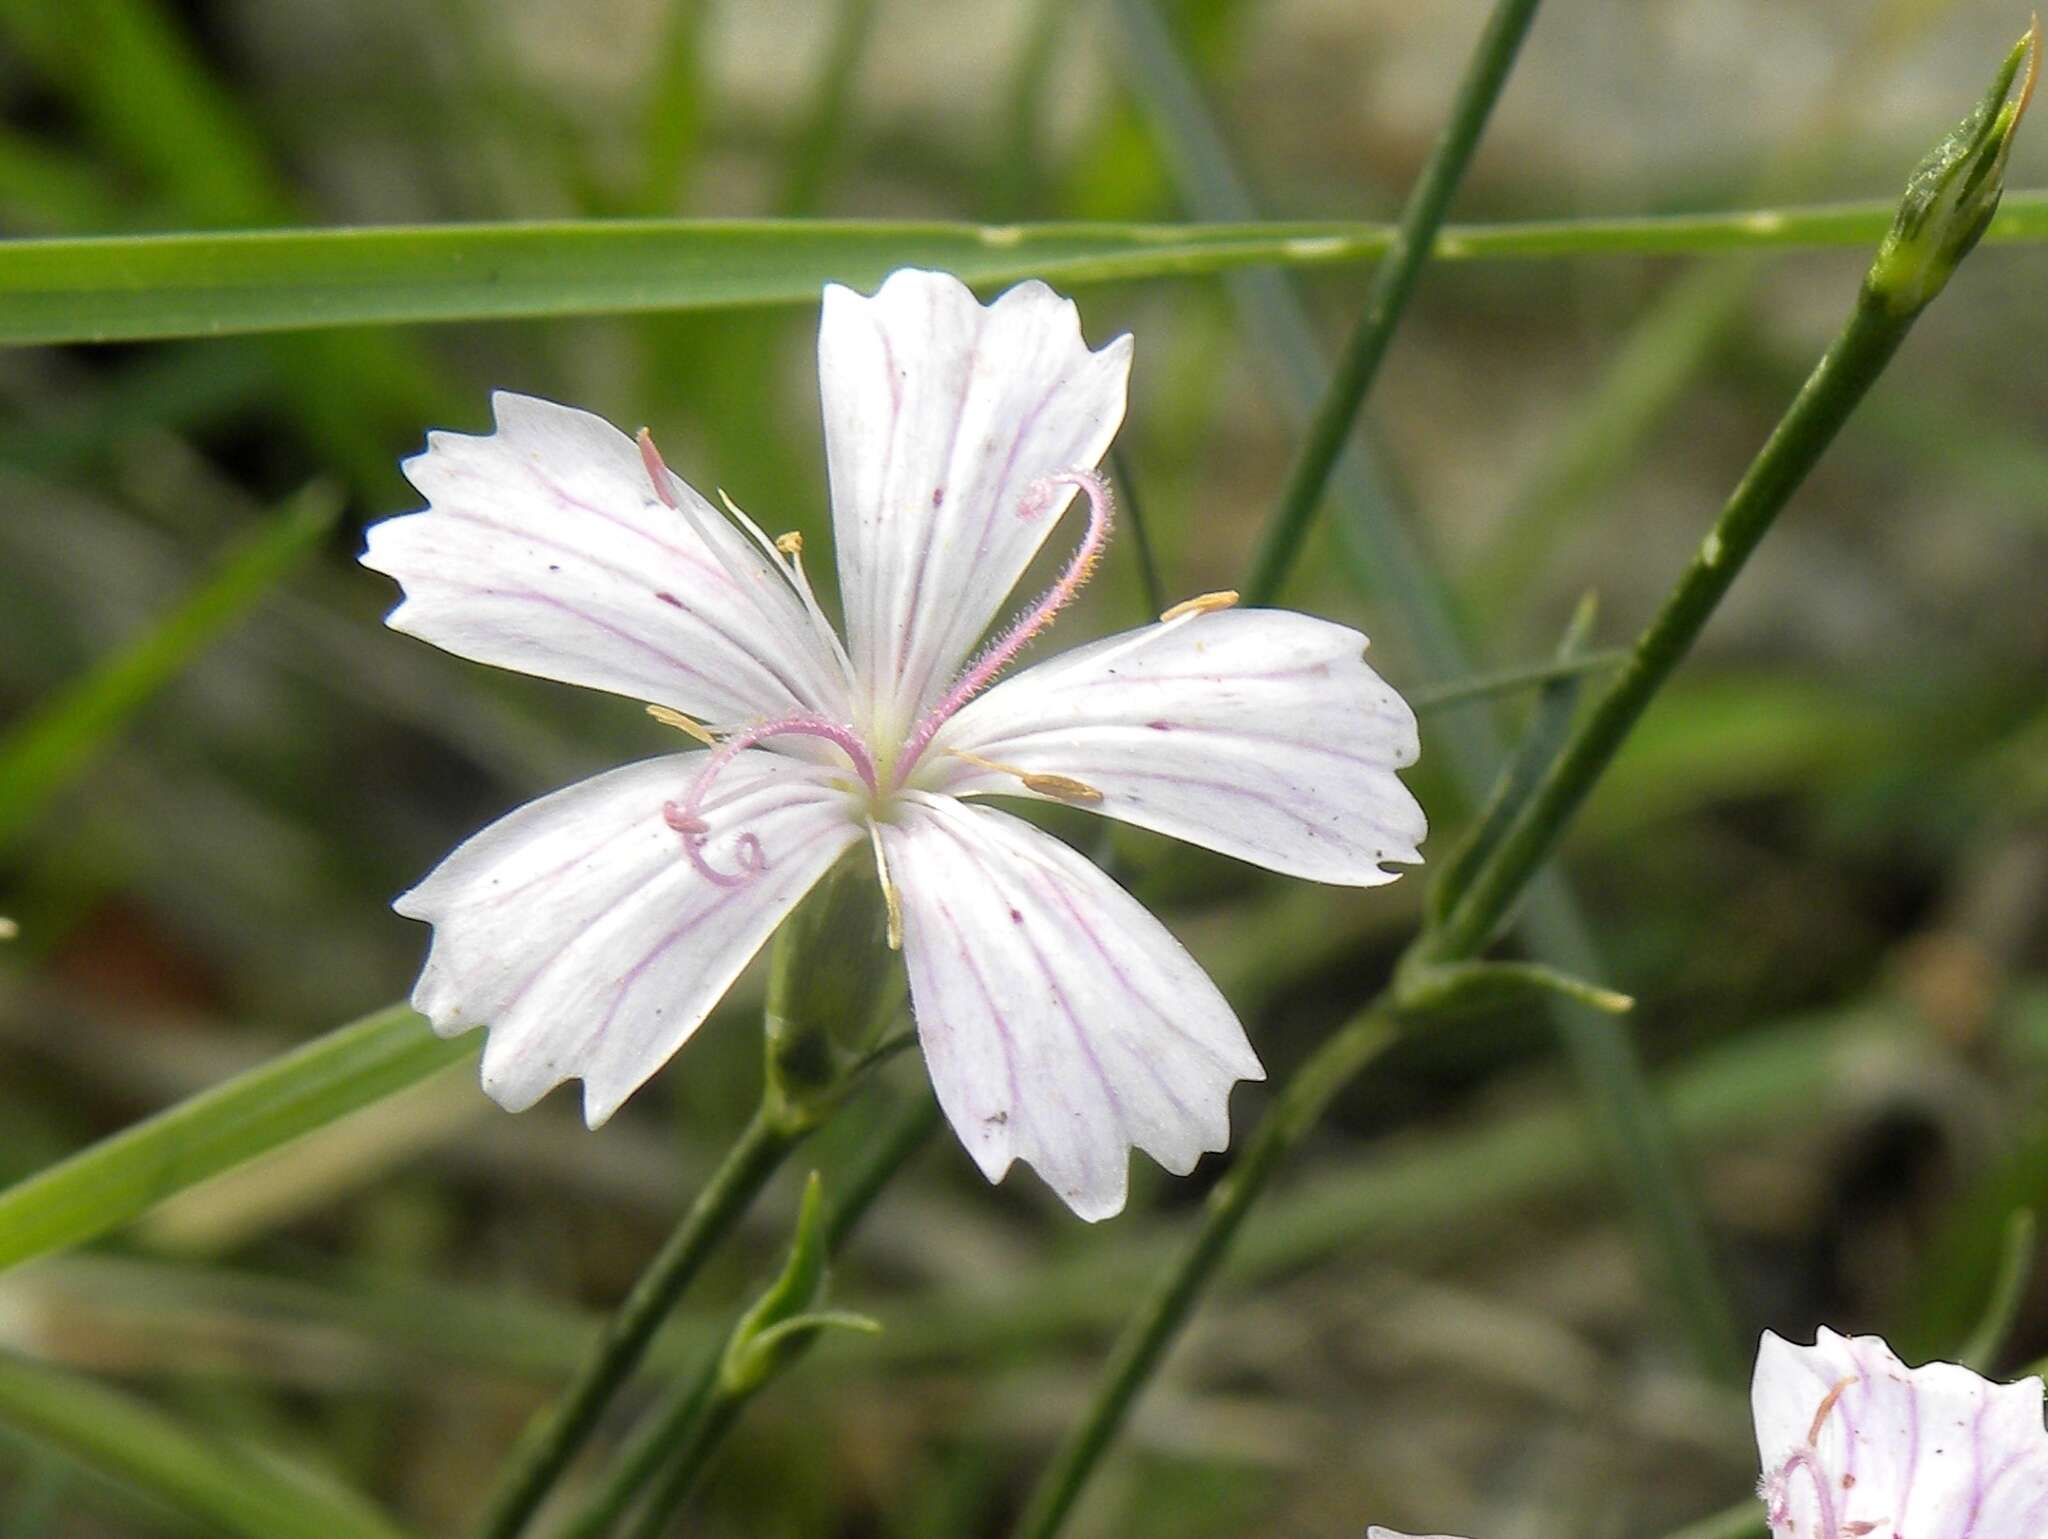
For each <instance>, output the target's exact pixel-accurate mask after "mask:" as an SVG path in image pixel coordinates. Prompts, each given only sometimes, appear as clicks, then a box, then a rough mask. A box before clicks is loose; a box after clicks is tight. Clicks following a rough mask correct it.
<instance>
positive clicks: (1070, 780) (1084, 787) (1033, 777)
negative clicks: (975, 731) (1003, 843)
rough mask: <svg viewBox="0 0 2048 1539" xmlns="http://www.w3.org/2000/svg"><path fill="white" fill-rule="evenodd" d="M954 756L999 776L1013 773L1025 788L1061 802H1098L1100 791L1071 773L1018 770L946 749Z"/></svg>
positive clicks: (974, 755) (993, 760)
mask: <svg viewBox="0 0 2048 1539" xmlns="http://www.w3.org/2000/svg"><path fill="white" fill-rule="evenodd" d="M946 751H947V752H948V753H950V754H951V755H952V756H953V757H954V758H956V759H965V760H966V761H967V762H968V763H969V764H972V765H973V766H974V767H975V768H976V769H985V770H989V771H992V772H993V773H995V774H998V775H1014V776H1016V777H1017V779H1019V780H1021V781H1023V782H1024V789H1025V790H1027V791H1036V792H1037V793H1038V794H1039V795H1040V796H1056V797H1058V798H1060V799H1061V800H1062V801H1071V802H1099V801H1101V800H1102V793H1101V792H1100V791H1098V790H1096V789H1095V787H1093V786H1091V785H1090V784H1088V782H1087V781H1085V780H1076V779H1075V778H1074V777H1073V776H1072V775H1049V774H1046V773H1044V772H1043V771H1040V770H1028V769H1019V768H1018V767H1017V766H1016V765H1014V764H1004V763H1001V762H1000V761H998V760H995V759H984V758H983V757H982V756H981V755H980V754H978V753H969V752H968V751H967V750H966V749H964V748H949V749H947V750H946Z"/></svg>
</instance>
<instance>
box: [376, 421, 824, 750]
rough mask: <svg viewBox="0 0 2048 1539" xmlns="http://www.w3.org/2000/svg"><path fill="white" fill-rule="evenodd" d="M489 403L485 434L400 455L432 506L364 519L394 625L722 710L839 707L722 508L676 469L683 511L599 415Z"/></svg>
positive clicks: (812, 652) (568, 674) (790, 600)
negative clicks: (394, 591)
mask: <svg viewBox="0 0 2048 1539" xmlns="http://www.w3.org/2000/svg"><path fill="white" fill-rule="evenodd" d="M491 405H492V409H493V411H494V413H495V415H496V417H497V425H498V426H497V431H496V432H495V433H492V434H490V435H489V436H486V437H470V436H467V435H465V434H460V433H431V434H429V435H428V437H427V451H426V453H424V454H420V455H415V456H414V457H413V458H412V459H409V460H407V461H406V462H405V473H406V476H407V477H408V478H409V479H410V480H411V481H412V484H413V485H414V486H416V487H418V488H419V490H420V491H421V492H422V493H423V494H424V495H425V496H426V498H427V501H428V507H427V508H426V509H425V510H424V511H423V512H419V513H410V514H406V515H404V516H403V517H400V518H390V519H386V520H384V521H383V522H382V523H379V524H376V525H373V526H372V527H371V529H370V534H369V549H368V550H367V551H365V552H364V554H363V558H362V559H363V564H364V565H365V566H368V567H372V568H374V569H375V570H377V571H380V572H384V573H387V574H389V575H390V576H392V577H395V578H397V579H398V581H399V582H400V583H401V584H403V585H404V588H405V600H404V602H403V603H401V604H400V605H399V606H398V607H397V608H396V609H394V610H393V611H392V612H391V615H390V619H389V623H390V625H391V626H392V627H393V628H394V629H397V630H401V631H405V632H406V633H408V634H409V635H414V636H419V637H421V638H423V639H424V640H427V641H431V642H433V643H434V644H435V645H436V646H439V647H445V648H446V649H447V650H448V651H450V652H453V653H455V654H456V655H457V656H459V657H467V658H471V659H473V660H475V661H477V662H482V663H493V664H496V665H497V666H499V667H501V668H516V669H518V670H520V671H521V672H523V673H533V674H538V675H540V676H541V677H542V678H549V679H561V680H563V681H565V682H567V683H570V684H582V685H586V686H588V687H590V688H592V689H603V690H609V691H611V692H612V693H614V694H620V695H630V696H632V697H633V698H634V699H637V700H647V701H653V702H657V703H659V704H662V705H668V706H673V707H675V708H676V709H677V710H681V711H687V712H689V713H690V714H691V715H693V716H698V717H702V718H705V719H707V720H710V721H715V722H720V723H732V722H738V721H744V720H752V719H756V718H759V717H762V716H779V715H783V714H786V713H788V712H791V711H796V710H811V711H820V712H823V713H825V714H827V715H829V716H832V717H834V718H835V719H843V718H844V717H845V715H846V685H845V677H844V672H843V670H842V669H841V668H840V667H839V666H838V665H837V663H836V662H835V661H834V660H833V658H832V655H831V652H830V644H829V643H828V642H827V641H825V639H824V638H823V637H821V636H819V635H818V633H817V630H816V627H815V626H814V625H813V624H812V623H811V621H810V619H809V617H808V616H807V615H806V614H805V612H804V608H803V605H802V602H801V600H799V599H798V598H797V596H796V594H795V593H794V591H793V590H792V589H791V587H790V585H789V583H788V581H787V580H785V579H784V578H783V577H782V576H781V575H780V574H779V573H777V572H776V571H774V570H773V569H772V568H771V567H770V566H769V565H768V562H767V559H766V558H765V557H764V556H763V555H762V554H761V552H760V551H759V550H757V549H756V548H755V547H754V545H753V544H752V543H751V542H750V541H749V540H748V539H747V537H746V536H744V535H743V534H741V533H740V532H739V531H738V530H737V529H735V528H734V527H733V526H732V525H731V524H730V523H729V522H727V520H726V519H725V517H724V515H723V514H720V513H715V512H713V511H712V510H711V508H710V507H709V506H707V505H706V504H705V502H704V499H703V498H701V497H699V496H697V494H696V493H695V492H693V491H691V490H690V489H689V488H688V487H686V486H684V485H683V484H682V483H681V482H680V481H675V480H674V479H673V478H671V481H672V490H673V492H674V494H675V495H676V496H677V497H678V498H679V499H681V498H687V499H689V503H690V507H691V509H693V510H694V512H695V514H696V517H695V518H694V519H693V518H692V517H691V516H690V515H689V514H686V513H685V512H683V511H681V510H679V509H677V508H672V507H668V506H666V505H664V504H663V503H662V502H660V501H659V500H658V499H657V498H656V497H655V495H654V488H653V485H652V483H651V482H650V481H649V479H648V475H647V469H646V467H645V465H644V464H643V463H642V461H641V458H640V450H639V447H638V445H636V444H635V443H634V442H633V440H632V439H630V438H628V437H627V436H626V435H625V434H624V433H621V432H620V431H619V430H618V429H617V428H615V427H613V426H611V424H609V423H608V422H606V421H604V419H603V418H601V417H594V416H592V415H591V414H590V413H589V412H584V411H576V410H574V409H573V408H571V407H567V406H558V405H556V404H555V403H554V402H552V401H541V400H536V399H534V398H533V397H531V396H522V395H508V394H505V393H504V392H500V393H498V394H496V395H494V396H492V397H491ZM735 573H736V574H738V578H737V580H736V579H735V576H734V574H735Z"/></svg>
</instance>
